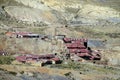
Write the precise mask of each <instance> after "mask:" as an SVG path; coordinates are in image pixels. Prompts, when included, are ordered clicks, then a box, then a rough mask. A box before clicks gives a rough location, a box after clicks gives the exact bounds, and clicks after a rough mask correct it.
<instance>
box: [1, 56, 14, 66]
mask: <svg viewBox="0 0 120 80" xmlns="http://www.w3.org/2000/svg"><path fill="white" fill-rule="evenodd" d="M13 60H14V58H13V57H10V56H0V64H11V62H12V61H13Z"/></svg>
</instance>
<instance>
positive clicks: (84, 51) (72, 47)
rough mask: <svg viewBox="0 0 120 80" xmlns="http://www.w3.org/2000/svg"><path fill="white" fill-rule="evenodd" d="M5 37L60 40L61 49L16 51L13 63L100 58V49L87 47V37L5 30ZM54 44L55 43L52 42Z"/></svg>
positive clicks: (42, 62)
mask: <svg viewBox="0 0 120 80" xmlns="http://www.w3.org/2000/svg"><path fill="white" fill-rule="evenodd" d="M5 35H6V37H8V38H9V39H11V38H18V39H19V38H20V39H40V40H42V41H49V42H52V41H53V40H55V41H61V43H62V45H63V46H60V47H62V50H59V51H58V52H54V51H53V52H51V53H37V54H36V53H16V54H15V55H14V56H15V61H13V64H30V65H33V66H44V65H50V64H62V63H67V61H73V62H84V61H85V60H90V61H94V60H98V61H99V60H101V53H100V50H92V49H91V48H90V47H88V39H85V38H70V37H66V35H56V36H50V35H41V34H34V33H29V32H6V33H5ZM54 45H56V44H54ZM0 54H1V55H3V56H5V55H8V53H7V52H4V51H1V52H0Z"/></svg>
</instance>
